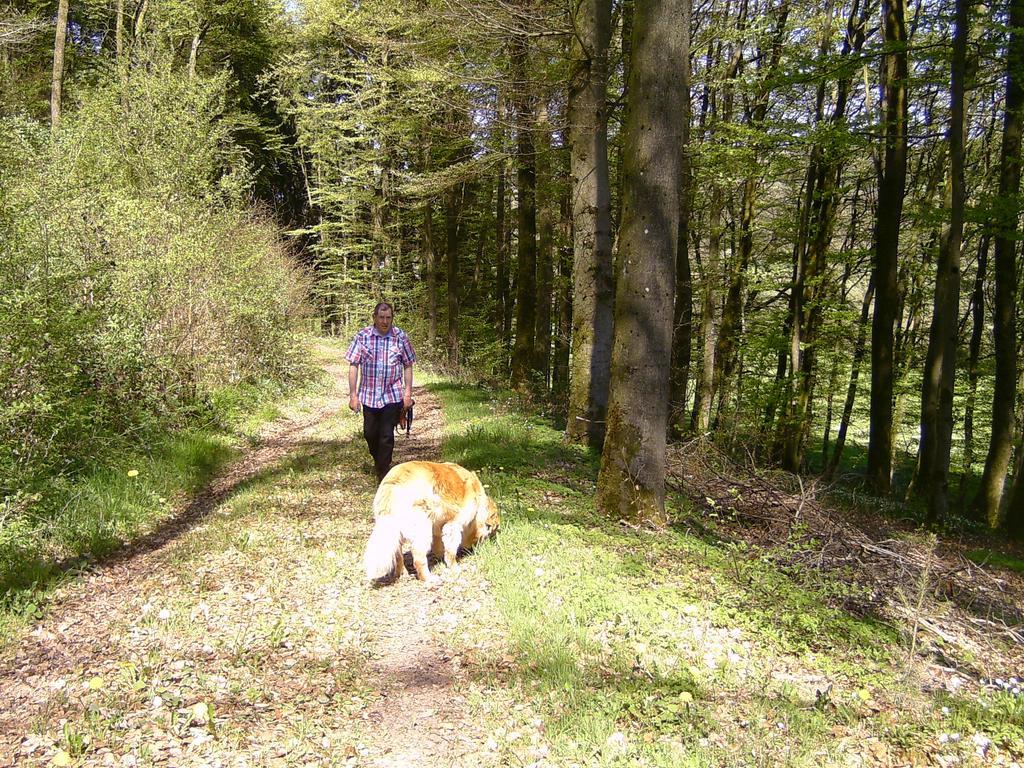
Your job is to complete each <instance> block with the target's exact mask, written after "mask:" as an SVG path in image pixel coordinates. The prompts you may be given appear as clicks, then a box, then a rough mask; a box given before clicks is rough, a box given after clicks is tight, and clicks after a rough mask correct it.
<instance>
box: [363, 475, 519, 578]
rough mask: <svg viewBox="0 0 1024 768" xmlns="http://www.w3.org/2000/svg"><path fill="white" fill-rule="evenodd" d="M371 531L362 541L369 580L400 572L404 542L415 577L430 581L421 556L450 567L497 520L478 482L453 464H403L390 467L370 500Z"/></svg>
mask: <svg viewBox="0 0 1024 768" xmlns="http://www.w3.org/2000/svg"><path fill="white" fill-rule="evenodd" d="M373 518H374V524H373V532H372V533H371V534H370V540H369V541H368V542H367V543H366V553H365V554H364V556H363V565H364V566H365V568H366V578H367V579H369V580H370V581H375V580H378V579H384V578H386V577H390V576H394V577H395V578H398V577H399V576H401V575H402V572H403V571H404V570H405V561H404V559H403V555H402V547H403V545H404V544H406V543H408V544H409V548H410V550H411V551H412V561H413V565H414V566H415V568H416V576H417V577H418V578H419V579H420V581H433V580H435V579H436V578H437V577H436V576H434V575H433V574H431V573H430V568H429V566H428V565H427V553H428V552H431V553H432V554H433V555H434V556H435V557H436V558H440V557H441V556H442V555H443V556H444V562H445V565H446V566H448V567H449V568H452V567H454V566H455V557H456V555H457V553H458V551H459V548H460V547H463V548H469V547H472V546H473V545H474V544H476V543H477V542H478V541H480V540H482V539H484V538H486V537H487V536H488V535H490V533H491V532H492V531H494V530H495V529H496V528H497V527H498V524H499V522H500V518H499V516H498V508H497V507H496V506H495V505H494V502H493V501H492V500H491V499H489V498H488V497H487V494H486V492H485V491H484V487H483V486H482V485H481V484H480V479H479V478H478V477H477V476H476V474H475V473H473V472H470V471H469V470H468V469H466V468H464V467H460V466H459V465H458V464H451V463H446V464H439V463H437V462H434V461H407V462H405V463H404V464H399V465H398V466H396V467H393V468H392V469H391V471H390V472H388V473H387V475H386V476H385V477H384V480H382V481H381V484H380V487H379V488H378V489H377V495H376V496H375V497H374V499H373Z"/></svg>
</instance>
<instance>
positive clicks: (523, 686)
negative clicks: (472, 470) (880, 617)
mask: <svg viewBox="0 0 1024 768" xmlns="http://www.w3.org/2000/svg"><path fill="white" fill-rule="evenodd" d="M439 391H440V392H441V394H442V396H443V398H444V402H445V411H446V414H448V422H449V424H450V425H451V426H450V427H449V433H448V434H447V435H446V440H445V454H446V457H447V458H450V459H452V460H456V461H460V462H463V463H466V464H467V465H470V466H476V467H482V468H485V469H486V471H487V474H488V476H489V478H490V484H491V487H492V490H493V492H494V494H495V496H496V498H497V499H498V500H499V504H500V506H501V508H502V509H503V510H504V513H505V523H504V526H503V529H502V531H501V534H500V539H499V542H500V543H499V544H498V545H497V546H493V547H487V548H486V549H485V550H484V551H483V552H482V553H481V556H480V559H481V563H482V568H483V571H484V573H485V574H486V576H487V578H488V580H489V581H490V582H491V584H492V585H493V591H494V596H495V601H496V604H497V606H498V607H499V609H500V611H501V616H502V620H503V621H504V623H505V627H504V629H503V632H502V633H503V634H504V635H505V636H506V637H507V638H508V640H509V643H510V645H511V649H512V653H513V655H514V658H515V661H514V663H513V664H512V666H511V667H510V668H509V669H508V670H507V671H505V672H504V673H502V674H501V675H500V677H501V680H502V682H503V684H504V685H507V686H513V687H514V688H515V690H517V691H519V692H520V694H521V698H522V704H523V705H524V706H526V707H527V708H528V710H529V712H531V713H532V714H533V715H534V716H535V717H537V718H539V721H540V725H539V726H537V730H538V731H539V732H541V733H543V734H544V738H545V739H546V741H547V742H548V743H549V749H550V752H549V754H548V757H547V759H548V760H550V761H551V762H552V763H553V764H556V765H572V764H578V765H666V766H668V765H680V766H682V765H708V766H723V765H737V766H740V765H744V766H748V765H765V766H775V765H794V766H796V765H807V766H816V765H825V764H847V763H849V762H858V761H862V762H864V763H867V764H879V765H887V764H921V765H925V764H953V762H958V763H959V764H974V763H986V762H988V763H999V762H1004V761H1008V760H1009V759H1010V758H1011V757H1012V756H1019V755H1020V754H1021V753H1022V750H1024V740H1022V736H1024V718H1022V715H1024V700H1022V699H1020V698H1019V697H1016V696H1014V695H1013V694H1012V692H1011V693H1007V692H1004V691H998V692H997V691H994V690H986V691H983V692H981V693H980V694H974V695H970V696H967V695H962V696H957V695H955V694H954V693H951V692H950V691H947V690H946V687H945V686H944V685H943V684H942V683H941V682H938V681H937V680H936V679H934V675H933V671H934V670H933V669H932V668H931V665H930V664H929V663H928V660H927V659H923V658H917V657H912V656H911V655H910V648H909V644H908V643H907V641H906V640H905V638H906V637H907V635H906V633H905V632H903V631H901V630H902V629H903V628H897V627H891V626H887V625H884V624H881V623H879V622H878V621H877V620H872V619H869V618H859V617H857V616H852V615H849V614H847V613H845V612H843V611H841V610H839V609H837V608H833V607H831V606H833V605H837V604H839V603H840V602H841V598H842V597H843V596H844V593H845V592H846V591H848V590H849V589H850V588H849V587H848V586H846V585H845V584H844V583H840V582H835V581H831V580H826V579H823V578H820V577H818V576H817V575H816V574H814V573H782V572H780V571H779V570H777V569H776V568H774V567H773V566H770V565H768V564H766V563H765V562H763V560H764V559H763V558H762V557H761V556H760V555H761V554H762V553H759V552H758V551H755V550H753V549H752V548H749V547H746V546H744V545H743V544H742V543H739V544H737V543H727V542H725V541H718V540H715V539H714V538H713V537H704V538H701V537H698V536H695V535H693V534H692V533H688V532H687V531H688V530H700V529H702V528H704V526H701V525H699V521H697V520H694V519H692V516H693V515H695V514H697V513H695V512H693V511H692V507H691V506H690V505H689V504H688V503H687V501H686V500H685V499H678V498H677V499H673V500H672V502H671V503H672V505H673V506H674V507H675V513H674V514H675V522H676V524H675V525H674V526H673V527H672V528H671V529H670V530H667V531H657V532H655V531H648V530H644V529H633V528H629V527H626V526H623V525H621V524H618V523H615V522H612V521H608V520H605V519H603V518H601V517H600V516H599V515H597V514H596V512H595V510H594V506H593V497H594V479H595V475H596V457H594V456H592V455H588V454H586V453H583V452H581V451H580V450H578V449H572V448H568V447H566V446H564V445H563V444H562V442H561V440H560V437H559V435H558V434H557V433H555V432H553V431H552V430H551V429H549V428H548V427H546V426H545V425H544V424H543V423H540V422H531V421H530V420H528V419H525V418H523V417H522V416H520V415H518V414H516V409H515V408H513V407H511V405H510V404H505V405H502V404H501V403H500V402H498V401H496V400H492V401H486V400H485V399H484V398H483V396H482V395H481V393H480V392H479V391H476V390H472V389H460V388H454V387H443V388H440V390H439ZM691 523H692V525H691ZM1012 672H1013V671H1012V670H1009V671H1007V677H1008V676H1009V674H1012ZM951 687H952V688H954V690H955V689H956V684H955V682H954V683H953V685H952V686H951ZM503 735H504V741H502V742H501V745H500V746H501V748H502V749H504V750H507V752H508V753H509V755H510V758H509V764H515V763H516V761H523V762H526V763H528V762H530V760H531V758H534V759H535V755H533V754H531V752H530V748H529V746H528V740H526V739H523V737H522V734H521V733H520V730H519V729H518V728H517V727H513V728H506V729H504V731H503ZM524 742H525V743H526V746H524ZM511 755H516V757H515V758H512V757H511Z"/></svg>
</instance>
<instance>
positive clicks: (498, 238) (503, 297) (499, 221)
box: [494, 88, 509, 349]
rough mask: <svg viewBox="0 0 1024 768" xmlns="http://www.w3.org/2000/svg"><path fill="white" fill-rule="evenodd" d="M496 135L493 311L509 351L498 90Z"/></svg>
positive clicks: (502, 130)
mask: <svg viewBox="0 0 1024 768" xmlns="http://www.w3.org/2000/svg"><path fill="white" fill-rule="evenodd" d="M494 131H495V152H497V153H498V156H499V157H501V160H499V161H498V181H497V188H496V189H495V193H494V195H495V200H496V202H495V208H494V254H495V256H494V271H495V282H496V283H497V287H496V290H495V292H494V296H495V307H494V321H495V326H496V327H497V328H498V329H500V331H501V340H502V344H503V347H504V348H506V349H507V347H508V326H507V325H506V323H505V318H506V317H507V316H508V313H507V307H508V298H509V297H508V237H507V235H506V230H507V224H506V221H505V211H506V202H507V201H506V198H507V197H508V192H507V189H506V183H505V171H506V167H507V165H508V164H507V163H506V161H505V159H504V153H505V98H504V91H503V90H502V89H500V88H499V90H498V97H497V103H496V104H495V115H494Z"/></svg>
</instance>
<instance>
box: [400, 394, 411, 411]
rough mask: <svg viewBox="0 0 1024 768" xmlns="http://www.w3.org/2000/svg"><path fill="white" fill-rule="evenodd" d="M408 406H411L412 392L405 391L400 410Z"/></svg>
mask: <svg viewBox="0 0 1024 768" xmlns="http://www.w3.org/2000/svg"><path fill="white" fill-rule="evenodd" d="M410 405H412V390H411V389H407V390H405V393H404V394H403V395H402V408H403V409H407V408H408V407H409V406H410Z"/></svg>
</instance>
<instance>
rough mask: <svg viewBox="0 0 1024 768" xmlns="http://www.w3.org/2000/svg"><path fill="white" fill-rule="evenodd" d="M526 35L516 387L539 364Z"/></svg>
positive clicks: (518, 58) (518, 54) (518, 102)
mask: <svg viewBox="0 0 1024 768" xmlns="http://www.w3.org/2000/svg"><path fill="white" fill-rule="evenodd" d="M527 40H528V38H527V37H526V34H525V32H522V31H521V32H519V33H517V34H514V35H513V36H512V39H511V41H510V42H509V60H510V61H509V63H510V65H511V69H512V81H513V101H514V106H513V110H514V113H515V127H516V165H517V171H516V187H517V195H518V204H517V207H516V210H517V213H518V233H517V240H516V242H517V252H516V257H517V273H516V341H515V347H514V348H513V350H512V383H513V385H515V386H522V385H524V384H527V383H528V382H529V379H530V373H531V372H532V371H533V370H534V365H535V364H536V352H535V349H534V347H535V342H536V333H537V274H536V272H537V156H536V152H537V148H536V142H535V139H534V118H535V109H534V104H535V96H534V94H532V93H531V92H530V83H529V80H528V75H527V67H528V64H529V62H528V57H529V45H528V43H527Z"/></svg>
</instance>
